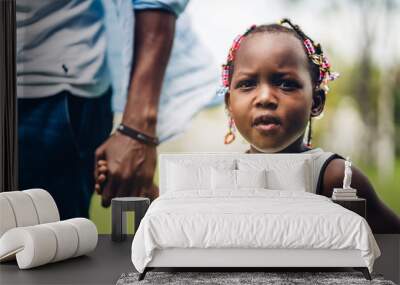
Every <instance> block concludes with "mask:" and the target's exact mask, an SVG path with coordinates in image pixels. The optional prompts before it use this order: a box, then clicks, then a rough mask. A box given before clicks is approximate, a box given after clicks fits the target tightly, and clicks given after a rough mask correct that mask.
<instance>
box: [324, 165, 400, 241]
mask: <svg viewBox="0 0 400 285" xmlns="http://www.w3.org/2000/svg"><path fill="white" fill-rule="evenodd" d="M351 169H352V172H353V174H352V181H351V187H352V188H355V189H357V195H358V196H359V197H361V198H365V199H366V200H367V221H368V224H369V225H370V227H371V229H372V232H373V233H376V234H385V233H391V234H394V233H400V218H399V217H398V216H396V214H395V213H394V212H393V211H391V210H390V209H389V208H388V207H387V206H386V205H385V204H384V203H383V202H382V201H381V200H380V199H379V197H378V195H377V194H376V192H375V190H374V188H373V187H372V185H371V183H370V182H369V180H368V178H367V177H366V176H365V175H364V174H363V173H362V172H361V171H360V170H358V169H357V168H356V167H354V166H352V167H351ZM343 178H344V161H343V160H342V159H334V160H332V161H331V162H330V163H329V164H328V166H327V168H326V170H325V174H324V180H323V192H322V194H323V195H324V196H327V197H331V196H332V191H333V188H341V187H342V184H343Z"/></svg>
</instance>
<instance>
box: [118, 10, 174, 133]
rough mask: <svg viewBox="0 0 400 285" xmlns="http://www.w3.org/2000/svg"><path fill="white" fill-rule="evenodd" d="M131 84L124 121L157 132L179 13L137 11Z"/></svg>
mask: <svg viewBox="0 0 400 285" xmlns="http://www.w3.org/2000/svg"><path fill="white" fill-rule="evenodd" d="M135 17H136V18H135V19H136V20H135V21H136V24H135V48H134V58H133V66H132V76H131V80H130V82H131V84H130V88H129V93H128V101H127V104H126V106H125V111H124V115H123V118H122V122H123V123H124V124H125V125H127V126H129V127H132V128H135V129H137V130H140V131H142V132H144V133H146V134H148V135H150V136H155V133H156V123H157V108H158V102H159V98H160V92H161V87H162V83H163V79H164V74H165V69H166V67H167V63H168V59H169V56H170V53H171V48H172V43H173V38H174V33H175V19H176V17H175V16H174V15H173V14H171V13H168V12H165V11H160V10H145V11H139V12H136V13H135Z"/></svg>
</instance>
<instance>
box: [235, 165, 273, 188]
mask: <svg viewBox="0 0 400 285" xmlns="http://www.w3.org/2000/svg"><path fill="white" fill-rule="evenodd" d="M235 172H236V181H237V188H267V175H266V174H267V171H266V170H265V169H262V170H235Z"/></svg>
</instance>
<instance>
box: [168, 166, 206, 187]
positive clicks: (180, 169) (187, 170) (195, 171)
mask: <svg viewBox="0 0 400 285" xmlns="http://www.w3.org/2000/svg"><path fill="white" fill-rule="evenodd" d="M168 167H169V169H168V174H169V175H168V179H167V187H168V189H169V190H170V191H185V190H194V189H196V190H199V189H210V188H211V182H210V171H211V168H210V167H198V166H184V165H181V164H175V163H170V164H169V166H168Z"/></svg>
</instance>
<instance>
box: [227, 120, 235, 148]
mask: <svg viewBox="0 0 400 285" xmlns="http://www.w3.org/2000/svg"><path fill="white" fill-rule="evenodd" d="M235 132H236V128H235V121H233V118H232V117H230V118H229V123H228V133H227V134H226V135H225V138H224V144H230V143H232V142H233V141H234V140H235V138H236V136H235Z"/></svg>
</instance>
